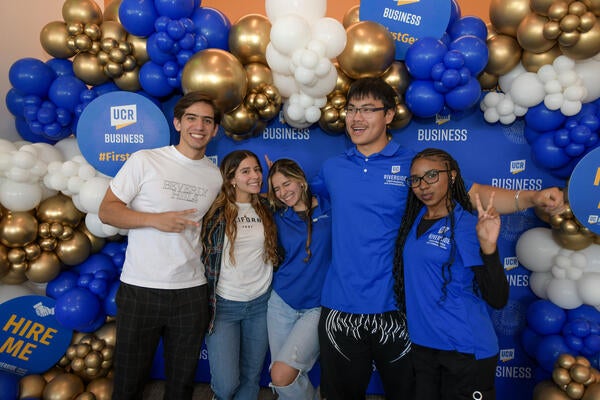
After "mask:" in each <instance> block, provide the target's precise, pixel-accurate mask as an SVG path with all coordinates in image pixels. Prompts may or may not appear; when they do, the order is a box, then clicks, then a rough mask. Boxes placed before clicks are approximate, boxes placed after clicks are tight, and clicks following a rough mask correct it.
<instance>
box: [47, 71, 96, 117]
mask: <svg viewBox="0 0 600 400" xmlns="http://www.w3.org/2000/svg"><path fill="white" fill-rule="evenodd" d="M84 90H87V86H86V84H85V83H84V82H83V81H82V80H81V79H79V78H78V77H76V76H75V75H64V76H59V77H58V78H56V79H55V80H54V82H52V85H50V88H49V90H48V97H49V98H50V100H52V101H53V102H54V104H56V105H57V106H58V107H62V108H64V109H66V110H69V111H71V112H74V111H75V106H77V104H79V95H80V94H81V92H83V91H84Z"/></svg>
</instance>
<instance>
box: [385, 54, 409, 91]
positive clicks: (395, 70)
mask: <svg viewBox="0 0 600 400" xmlns="http://www.w3.org/2000/svg"><path fill="white" fill-rule="evenodd" d="M381 78H382V79H383V80H384V81H385V82H386V83H387V84H388V85H390V86H391V87H392V88H393V89H394V90H395V91H396V93H397V94H398V95H403V94H404V93H405V92H406V88H408V85H409V84H410V75H409V74H408V70H407V69H406V65H404V62H402V61H394V62H393V63H392V65H390V67H389V68H388V69H387V70H386V71H385V72H384V73H383V74H382V75H381Z"/></svg>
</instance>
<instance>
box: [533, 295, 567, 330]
mask: <svg viewBox="0 0 600 400" xmlns="http://www.w3.org/2000/svg"><path fill="white" fill-rule="evenodd" d="M566 320H567V314H566V312H565V310H563V309H562V308H560V307H559V306H557V305H556V304H554V303H552V302H551V301H549V300H536V301H534V302H533V303H531V304H530V305H529V307H527V324H528V325H529V327H530V328H531V329H533V330H534V331H535V332H536V333H539V334H540V335H552V334H557V333H560V332H561V331H562V327H563V324H564V323H565V321H566Z"/></svg>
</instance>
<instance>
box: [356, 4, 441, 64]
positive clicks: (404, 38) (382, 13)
mask: <svg viewBox="0 0 600 400" xmlns="http://www.w3.org/2000/svg"><path fill="white" fill-rule="evenodd" d="M450 11H451V4H450V0H369V1H361V2H360V9H359V10H358V15H359V18H360V20H361V21H374V22H378V23H380V24H381V25H383V26H385V27H386V28H387V29H388V30H389V31H390V33H391V34H392V37H393V38H394V42H395V43H396V60H404V55H405V54H406V50H408V48H409V47H410V45H411V44H413V43H414V42H416V41H417V40H419V39H421V38H424V37H433V38H435V39H440V38H441V37H442V35H443V34H444V32H445V31H446V28H447V27H448V22H449V21H450Z"/></svg>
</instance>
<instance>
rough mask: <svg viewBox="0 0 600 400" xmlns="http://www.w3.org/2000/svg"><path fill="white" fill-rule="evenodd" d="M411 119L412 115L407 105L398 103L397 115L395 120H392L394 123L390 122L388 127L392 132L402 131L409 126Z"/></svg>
mask: <svg viewBox="0 0 600 400" xmlns="http://www.w3.org/2000/svg"><path fill="white" fill-rule="evenodd" d="M411 119H412V113H411V112H410V110H409V109H408V107H407V106H406V104H404V102H398V103H397V104H396V113H395V114H394V119H392V122H390V124H389V126H388V127H389V129H392V130H397V129H402V128H404V127H405V126H406V125H408V124H409V122H410V120H411Z"/></svg>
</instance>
